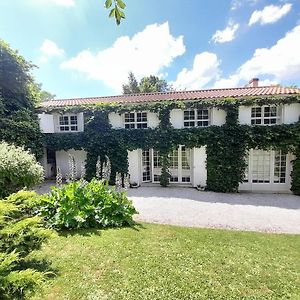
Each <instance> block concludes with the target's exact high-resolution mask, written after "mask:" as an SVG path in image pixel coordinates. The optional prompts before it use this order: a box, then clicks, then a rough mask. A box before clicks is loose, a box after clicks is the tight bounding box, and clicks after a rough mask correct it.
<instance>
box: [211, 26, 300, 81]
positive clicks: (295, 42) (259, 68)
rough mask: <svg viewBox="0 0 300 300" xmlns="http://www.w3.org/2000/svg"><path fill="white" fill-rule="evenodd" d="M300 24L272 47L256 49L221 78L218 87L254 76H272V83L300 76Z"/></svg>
mask: <svg viewBox="0 0 300 300" xmlns="http://www.w3.org/2000/svg"><path fill="white" fill-rule="evenodd" d="M299 41H300V25H298V26H296V27H294V28H293V29H292V30H291V31H289V32H288V33H287V34H286V35H285V36H284V37H283V38H282V39H280V40H278V41H277V43H276V44H275V45H274V46H272V47H270V48H260V49H256V50H255V52H254V54H253V56H252V58H251V59H249V60H248V61H246V62H245V63H244V64H243V65H241V66H240V67H239V68H238V70H237V71H236V72H235V73H234V74H232V75H231V76H229V78H227V79H226V78H221V79H219V80H218V81H217V82H216V83H215V86H216V87H221V86H223V85H224V84H225V83H227V84H228V83H232V84H233V85H234V86H237V85H238V84H239V82H240V81H248V80H249V79H251V78H254V77H260V76H267V77H271V79H270V80H271V81H270V82H272V83H275V82H276V83H277V82H281V81H284V80H292V79H299V78H300V56H299V53H300V43H299Z"/></svg>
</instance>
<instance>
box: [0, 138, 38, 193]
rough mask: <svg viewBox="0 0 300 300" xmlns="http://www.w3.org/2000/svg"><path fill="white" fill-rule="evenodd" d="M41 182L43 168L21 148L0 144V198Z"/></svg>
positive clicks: (31, 155) (32, 156)
mask: <svg viewBox="0 0 300 300" xmlns="http://www.w3.org/2000/svg"><path fill="white" fill-rule="evenodd" d="M42 180H43V168H42V166H41V165H40V164H39V163H38V162H37V161H36V158H35V157H34V155H33V154H30V153H29V152H28V151H25V150H24V149H23V148H21V147H16V146H14V145H9V144H7V143H5V142H2V143H0V197H5V196H7V195H9V194H10V193H13V192H16V191H18V190H19V189H21V188H23V187H31V186H33V185H35V184H37V183H39V182H41V181H42Z"/></svg>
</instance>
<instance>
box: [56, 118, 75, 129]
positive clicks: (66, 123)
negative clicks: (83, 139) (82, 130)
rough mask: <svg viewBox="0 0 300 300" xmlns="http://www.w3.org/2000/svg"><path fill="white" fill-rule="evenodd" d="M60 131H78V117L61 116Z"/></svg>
mask: <svg viewBox="0 0 300 300" xmlns="http://www.w3.org/2000/svg"><path fill="white" fill-rule="evenodd" d="M59 131H78V120H77V116H76V115H64V116H59Z"/></svg>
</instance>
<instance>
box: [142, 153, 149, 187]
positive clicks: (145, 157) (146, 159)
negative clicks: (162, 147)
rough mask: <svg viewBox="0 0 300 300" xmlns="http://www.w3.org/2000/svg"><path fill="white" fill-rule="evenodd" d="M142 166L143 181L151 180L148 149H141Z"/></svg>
mask: <svg viewBox="0 0 300 300" xmlns="http://www.w3.org/2000/svg"><path fill="white" fill-rule="evenodd" d="M142 166H143V182H147V181H150V180H151V173H150V151H149V150H143V152H142Z"/></svg>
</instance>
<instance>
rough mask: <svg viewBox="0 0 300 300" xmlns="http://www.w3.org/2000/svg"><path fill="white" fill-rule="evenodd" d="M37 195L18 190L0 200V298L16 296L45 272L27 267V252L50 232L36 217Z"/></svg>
mask: <svg viewBox="0 0 300 300" xmlns="http://www.w3.org/2000/svg"><path fill="white" fill-rule="evenodd" d="M38 206H39V197H38V195H37V194H36V193H35V192H28V191H19V192H18V193H15V194H12V195H10V196H9V197H8V198H6V199H5V200H2V201H0V299H20V298H23V297H24V296H25V294H26V292H27V291H28V290H32V289H33V288H34V287H35V286H36V285H38V284H39V283H40V282H41V281H43V280H44V278H45V275H46V273H45V272H40V271H38V270H37V269H35V268H32V267H31V268H30V267H27V265H28V264H29V263H30V259H29V257H30V254H31V252H32V251H33V250H36V249H39V248H40V247H41V245H42V243H43V242H44V241H46V240H47V239H48V238H49V237H50V236H51V235H52V234H53V233H52V232H51V231H50V230H48V229H45V228H44V227H43V222H42V220H41V219H40V218H39V217H38V216H37V212H38Z"/></svg>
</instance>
